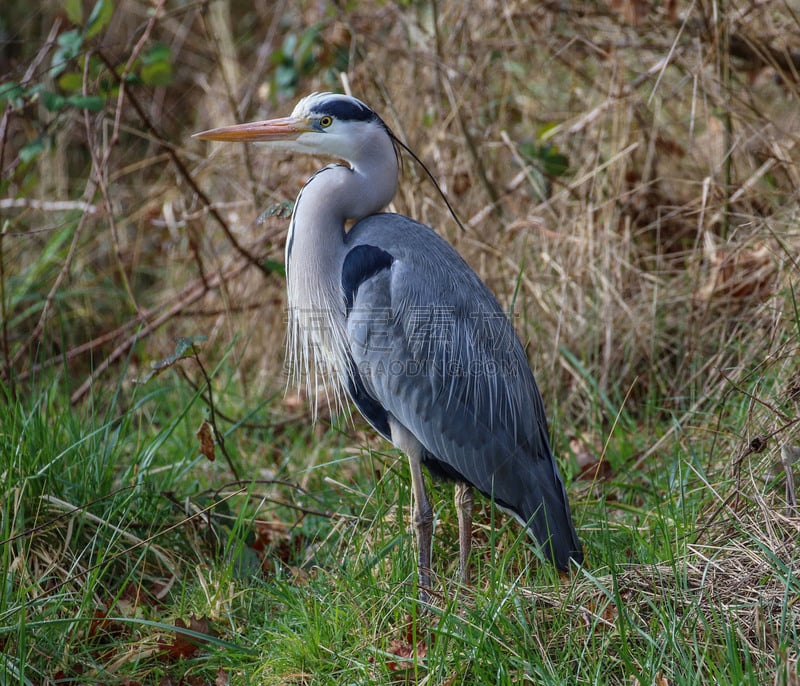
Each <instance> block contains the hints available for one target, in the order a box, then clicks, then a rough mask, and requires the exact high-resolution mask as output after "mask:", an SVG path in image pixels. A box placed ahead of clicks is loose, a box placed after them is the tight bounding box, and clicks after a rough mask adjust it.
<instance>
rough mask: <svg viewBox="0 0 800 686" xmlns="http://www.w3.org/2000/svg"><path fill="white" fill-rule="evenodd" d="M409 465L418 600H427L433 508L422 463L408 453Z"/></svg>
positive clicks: (429, 579) (429, 578) (429, 580)
mask: <svg viewBox="0 0 800 686" xmlns="http://www.w3.org/2000/svg"><path fill="white" fill-rule="evenodd" d="M408 463H409V465H410V466H411V490H412V491H413V493H414V530H415V531H416V534H417V548H418V553H419V562H418V564H419V586H420V600H423V601H427V600H428V591H429V590H430V587H431V540H432V539H433V508H432V507H431V503H430V501H429V500H428V494H427V493H425V482H424V481H423V480H422V463H421V462H420V460H419V459H418V458H415V457H414V456H413V455H412V454H411V453H409V454H408Z"/></svg>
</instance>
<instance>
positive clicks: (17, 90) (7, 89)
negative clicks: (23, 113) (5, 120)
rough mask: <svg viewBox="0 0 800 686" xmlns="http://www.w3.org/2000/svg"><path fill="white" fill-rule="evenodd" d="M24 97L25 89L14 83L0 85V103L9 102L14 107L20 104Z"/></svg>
mask: <svg viewBox="0 0 800 686" xmlns="http://www.w3.org/2000/svg"><path fill="white" fill-rule="evenodd" d="M24 96H25V89H24V88H23V87H22V86H20V85H19V84H18V83H15V82H14V81H6V82H5V83H2V84H0V103H3V102H11V103H13V104H14V105H15V106H16V107H19V106H20V105H21V104H22V98H23V97H24Z"/></svg>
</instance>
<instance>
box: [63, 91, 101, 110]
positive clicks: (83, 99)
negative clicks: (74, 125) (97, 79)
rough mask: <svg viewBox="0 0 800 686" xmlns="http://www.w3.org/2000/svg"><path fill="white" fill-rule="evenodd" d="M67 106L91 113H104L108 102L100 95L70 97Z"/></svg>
mask: <svg viewBox="0 0 800 686" xmlns="http://www.w3.org/2000/svg"><path fill="white" fill-rule="evenodd" d="M66 104H67V105H71V106H72V107H77V108H79V109H82V110H89V111H90V112H102V111H103V107H104V106H105V104H106V101H105V100H104V99H103V98H101V97H100V96H99V95H70V96H69V97H68V98H67V99H66Z"/></svg>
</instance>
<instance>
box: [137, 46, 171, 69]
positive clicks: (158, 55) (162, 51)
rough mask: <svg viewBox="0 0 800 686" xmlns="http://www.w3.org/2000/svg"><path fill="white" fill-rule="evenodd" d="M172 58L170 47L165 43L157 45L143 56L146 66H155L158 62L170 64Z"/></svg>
mask: <svg viewBox="0 0 800 686" xmlns="http://www.w3.org/2000/svg"><path fill="white" fill-rule="evenodd" d="M171 58H172V50H170V47H169V45H164V43H156V44H154V45H153V46H151V47H150V49H149V50H148V51H147V52H145V53H144V55H142V62H143V63H144V64H155V63H156V62H169V61H170V59H171Z"/></svg>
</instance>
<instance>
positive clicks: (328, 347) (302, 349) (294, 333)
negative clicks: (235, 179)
mask: <svg viewBox="0 0 800 686" xmlns="http://www.w3.org/2000/svg"><path fill="white" fill-rule="evenodd" d="M382 137H383V138H385V139H386V140H385V145H383V146H380V145H376V146H373V149H372V150H368V149H367V148H366V147H362V152H363V153H364V159H363V161H362V160H358V161H356V162H353V163H352V165H353V166H352V168H351V167H347V166H344V165H331V166H329V167H325V168H324V169H321V170H320V171H318V172H317V173H316V174H314V176H312V177H311V178H310V179H309V180H308V182H307V183H306V185H305V186H303V189H302V190H301V191H300V194H299V195H298V196H297V201H296V202H295V206H294V212H293V215H292V222H291V225H290V228H289V235H288V238H287V242H286V286H287V294H288V308H289V335H288V338H287V359H288V361H289V365H290V370H291V376H290V382H291V380H292V377H293V380H294V381H295V382H297V383H298V385H300V386H302V380H303V377H304V378H305V386H306V390H307V392H308V394H309V396H310V397H311V398H312V399H316V398H317V397H318V396H319V391H320V390H322V391H323V392H324V393H325V394H326V395H327V396H328V398H329V399H331V397H332V398H333V400H334V402H335V403H336V404H338V403H339V401H340V400H341V392H342V388H341V383H342V375H343V374H345V373H346V370H347V366H348V353H347V345H346V332H345V324H346V319H345V305H344V296H343V293H342V285H341V277H342V264H343V262H344V258H345V254H346V245H345V223H346V222H347V221H348V220H358V219H362V218H363V217H366V216H368V215H370V214H374V213H376V212H379V211H380V210H382V209H383V208H384V207H385V206H386V205H387V204H388V203H389V202H391V200H392V198H393V197H394V194H395V192H396V190H397V161H396V158H395V155H394V149H393V147H392V143H391V139H389V137H388V136H386V135H383V136H382ZM329 391H330V392H329ZM314 406H315V407H316V403H314Z"/></svg>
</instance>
